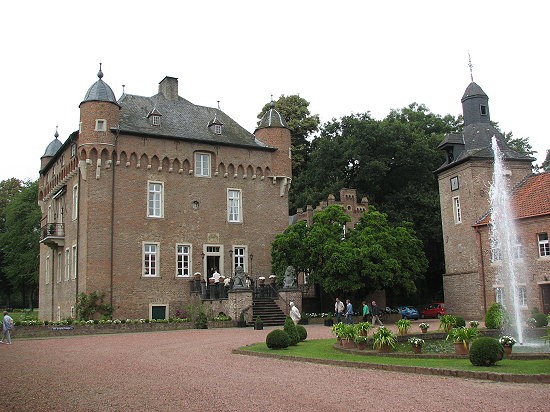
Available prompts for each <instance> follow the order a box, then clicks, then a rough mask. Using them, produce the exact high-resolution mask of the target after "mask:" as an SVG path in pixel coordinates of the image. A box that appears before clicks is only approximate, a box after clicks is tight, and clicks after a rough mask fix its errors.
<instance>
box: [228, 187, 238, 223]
mask: <svg viewBox="0 0 550 412" xmlns="http://www.w3.org/2000/svg"><path fill="white" fill-rule="evenodd" d="M227 220H228V221H229V222H232V223H238V222H240V221H241V191H240V190H236V189H227Z"/></svg>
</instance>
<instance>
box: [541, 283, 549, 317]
mask: <svg viewBox="0 0 550 412" xmlns="http://www.w3.org/2000/svg"><path fill="white" fill-rule="evenodd" d="M540 291H541V294H542V311H543V313H550V284H545V285H540Z"/></svg>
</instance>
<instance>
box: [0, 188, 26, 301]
mask: <svg viewBox="0 0 550 412" xmlns="http://www.w3.org/2000/svg"><path fill="white" fill-rule="evenodd" d="M22 189H23V182H22V181H21V180H19V179H16V178H11V179H8V180H3V181H2V182H0V239H1V237H2V234H3V233H5V231H6V208H7V206H8V205H9V204H10V203H11V201H12V200H13V198H14V196H16V195H17V194H18V193H20V192H21V190H22ZM5 266H6V263H5V256H4V245H3V244H2V243H1V241H0V291H2V292H1V293H2V295H3V296H4V299H6V306H7V307H11V305H12V302H11V295H12V293H13V287H12V284H11V282H10V280H9V279H8V276H7V274H6V271H5Z"/></svg>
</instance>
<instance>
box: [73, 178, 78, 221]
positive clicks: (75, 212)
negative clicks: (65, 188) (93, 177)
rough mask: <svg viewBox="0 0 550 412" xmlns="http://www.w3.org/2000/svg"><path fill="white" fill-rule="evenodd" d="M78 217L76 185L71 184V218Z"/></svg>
mask: <svg viewBox="0 0 550 412" xmlns="http://www.w3.org/2000/svg"><path fill="white" fill-rule="evenodd" d="M77 218H78V185H74V186H73V220H76V219H77Z"/></svg>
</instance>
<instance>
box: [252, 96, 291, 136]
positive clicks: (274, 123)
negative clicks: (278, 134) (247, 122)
mask: <svg viewBox="0 0 550 412" xmlns="http://www.w3.org/2000/svg"><path fill="white" fill-rule="evenodd" d="M268 127H284V128H285V129H288V126H287V124H286V120H285V118H284V117H283V116H282V115H281V113H279V112H278V111H277V109H275V103H274V102H271V106H270V108H269V110H268V111H267V112H265V113H264V115H263V116H262V119H261V120H260V123H259V124H258V127H257V128H256V130H259V129H265V128H268Z"/></svg>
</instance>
